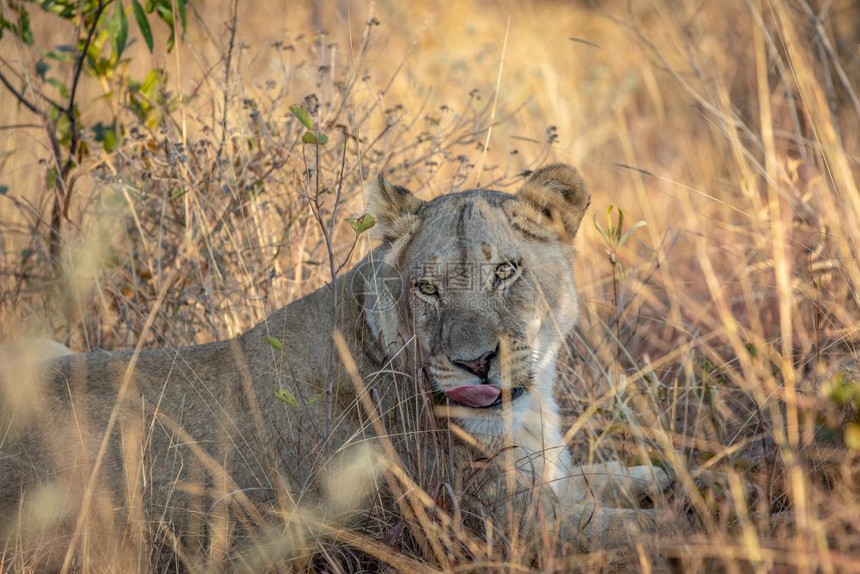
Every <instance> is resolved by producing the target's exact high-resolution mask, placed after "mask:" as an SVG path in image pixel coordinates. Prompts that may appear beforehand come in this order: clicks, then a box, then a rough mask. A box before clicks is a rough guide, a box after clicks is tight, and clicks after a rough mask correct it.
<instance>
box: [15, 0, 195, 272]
mask: <svg viewBox="0 0 860 574" xmlns="http://www.w3.org/2000/svg"><path fill="white" fill-rule="evenodd" d="M187 8H188V0H146V1H145V2H144V3H143V4H141V3H140V1H139V0H131V1H130V2H123V1H122V0H83V1H73V0H41V1H40V2H35V1H34V0H23V1H19V2H14V3H11V4H10V5H9V7H8V8H6V9H5V10H4V9H0V41H4V42H10V41H12V39H16V40H17V41H18V42H19V44H20V46H21V47H23V48H24V49H25V50H26V51H29V52H30V56H32V57H31V58H24V59H22V61H24V62H28V61H32V62H34V65H33V69H32V70H29V69H27V65H26V64H21V65H20V66H18V67H15V66H13V65H12V64H11V63H10V62H7V61H5V60H3V64H4V66H3V67H2V68H0V83H2V85H3V87H4V88H5V89H6V91H7V92H9V93H10V94H12V96H14V98H15V100H16V101H17V103H18V105H19V106H21V107H23V108H25V109H27V110H29V111H30V112H32V113H33V114H35V115H36V116H38V117H39V119H40V120H41V122H42V124H43V125H44V126H45V128H46V130H45V131H46V133H47V134H48V138H49V142H50V149H51V154H52V156H53V157H52V158H51V161H49V162H48V165H49V166H50V167H48V170H47V173H46V176H45V182H46V185H45V188H46V193H49V194H51V196H52V197H53V203H52V207H51V217H50V224H49V225H50V229H49V239H48V244H49V253H50V255H51V258H52V260H53V261H54V262H56V260H57V256H58V255H59V252H60V248H61V244H62V243H61V242H62V235H61V231H62V227H63V221H64V220H65V219H66V218H67V217H68V210H69V205H70V202H71V199H72V191H73V187H74V186H73V183H74V177H73V172H74V170H75V168H76V167H77V166H78V165H79V164H80V162H81V161H82V159H83V158H84V157H85V156H87V155H88V154H89V152H90V150H89V147H88V145H87V140H86V138H85V133H87V132H88V131H89V132H91V133H92V134H93V139H94V140H95V141H96V142H98V143H100V144H101V146H102V147H103V149H104V150H105V151H107V152H111V151H113V150H114V149H116V147H117V146H118V145H119V144H120V141H121V139H122V137H123V135H124V133H125V126H124V125H123V122H122V121H121V120H120V117H119V114H118V113H116V112H115V113H114V114H113V115H114V118H113V120H112V121H110V122H108V123H104V122H97V123H94V124H92V125H85V124H84V123H83V121H82V119H81V113H80V107H79V104H80V102H79V99H80V94H79V91H80V86H81V83H82V81H84V78H94V79H96V80H97V81H98V82H99V83H100V84H101V85H102V86H103V89H105V91H106V94H105V95H106V98H105V99H108V98H107V96H113V97H117V95H118V97H119V98H120V100H121V102H122V103H123V106H122V108H123V109H129V110H131V111H132V113H133V114H134V116H135V117H136V118H137V119H139V120H141V121H143V122H146V123H148V124H149V125H150V127H154V125H153V124H152V121H153V105H154V104H153V103H159V102H161V98H159V97H158V94H157V92H158V91H159V89H158V86H159V83H160V80H161V78H162V76H163V72H162V71H161V70H152V71H151V72H149V73H148V74H147V76H146V77H145V78H144V80H143V81H141V82H134V81H131V80H129V79H128V77H127V65H126V64H127V63H128V59H127V58H124V55H125V52H126V49H127V48H128V46H129V45H131V42H132V40H131V38H130V26H129V17H128V16H129V13H132V14H133V16H134V20H135V22H136V23H137V28H138V30H139V32H140V34H141V36H142V37H143V39H144V42H145V43H146V46H147V48H148V49H149V51H150V52H151V51H152V50H153V49H154V48H155V44H154V40H153V34H152V24H151V21H153V20H156V19H157V20H161V21H162V22H163V23H164V24H166V25H167V26H168V27H169V29H170V36H169V37H168V39H167V42H166V44H167V50H168V51H170V50H172V49H173V47H174V46H175V44H176V31H177V24H178V27H179V28H181V30H183V31H184V30H185V28H186V26H187ZM35 11H41V12H42V13H44V14H46V15H49V16H47V17H55V18H57V19H58V20H59V24H60V25H61V26H68V27H71V28H73V30H74V33H75V41H74V42H73V43H72V44H61V45H56V46H53V47H44V46H40V45H39V44H38V42H37V38H36V37H35V35H34V34H33V30H32V28H31V21H32V18H31V12H35ZM177 18H178V22H177Z"/></svg>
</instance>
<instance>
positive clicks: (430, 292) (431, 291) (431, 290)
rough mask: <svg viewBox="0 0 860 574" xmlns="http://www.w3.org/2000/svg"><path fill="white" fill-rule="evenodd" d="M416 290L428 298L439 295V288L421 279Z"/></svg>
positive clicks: (416, 285) (416, 284) (416, 283)
mask: <svg viewBox="0 0 860 574" xmlns="http://www.w3.org/2000/svg"><path fill="white" fill-rule="evenodd" d="M415 288H416V289H418V291H419V292H420V293H421V294H422V295H427V296H428V297H436V296H438V295H439V288H438V287H436V286H435V285H433V283H431V282H430V281H428V280H426V279H419V280H418V281H416V282H415Z"/></svg>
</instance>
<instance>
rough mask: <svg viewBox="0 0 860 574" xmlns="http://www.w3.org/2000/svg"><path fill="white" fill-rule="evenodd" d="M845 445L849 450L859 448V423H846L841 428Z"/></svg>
mask: <svg viewBox="0 0 860 574" xmlns="http://www.w3.org/2000/svg"><path fill="white" fill-rule="evenodd" d="M843 432H844V433H845V434H844V435H843V440H845V446H847V447H848V448H850V449H851V450H860V424H857V423H848V424H847V425H845V428H844V429H843Z"/></svg>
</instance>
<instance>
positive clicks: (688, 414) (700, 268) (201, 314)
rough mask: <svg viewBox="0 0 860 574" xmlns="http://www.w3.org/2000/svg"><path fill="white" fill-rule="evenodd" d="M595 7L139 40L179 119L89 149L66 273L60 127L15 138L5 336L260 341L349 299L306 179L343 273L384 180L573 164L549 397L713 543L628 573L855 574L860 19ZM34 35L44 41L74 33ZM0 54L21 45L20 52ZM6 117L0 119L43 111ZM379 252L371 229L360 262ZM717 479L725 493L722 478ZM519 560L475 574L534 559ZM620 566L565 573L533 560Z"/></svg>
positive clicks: (408, 11) (433, 188)
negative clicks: (56, 171)
mask: <svg viewBox="0 0 860 574" xmlns="http://www.w3.org/2000/svg"><path fill="white" fill-rule="evenodd" d="M308 4H310V3H308ZM584 4H585V3H564V2H527V1H523V2H510V3H508V2H489V3H488V2H477V1H476V2H457V3H456V7H454V5H453V4H452V5H451V6H449V7H445V8H443V5H442V4H441V3H440V4H439V5H437V4H436V3H434V2H432V1H427V0H414V1H412V2H409V3H398V2H378V3H375V4H370V3H366V2H363V1H354V2H345V3H340V4H339V7H338V8H337V9H334V8H331V7H329V5H328V4H326V3H323V2H320V3H318V5H317V9H316V10H313V9H311V7H310V6H308V7H306V8H307V9H305V8H304V7H294V6H289V7H287V6H286V5H283V4H277V3H267V2H257V3H240V4H239V10H238V17H237V19H236V20H235V26H236V30H235V32H236V33H235V40H234V41H233V42H231V34H230V27H231V26H232V24H231V14H230V6H228V5H226V3H225V5H224V6H221V5H218V4H217V3H215V2H206V3H201V4H200V5H199V6H198V11H199V12H198V16H199V21H196V22H195V23H193V24H192V25H191V26H190V29H189V31H188V34H187V37H186V38H185V40H184V42H182V43H181V45H180V47H179V49H178V50H177V51H176V52H175V53H171V54H156V55H155V56H152V57H150V56H149V55H148V54H147V53H146V52H145V50H144V49H141V46H137V47H136V52H135V53H134V58H133V60H132V63H131V64H130V65H129V70H128V74H129V75H130V76H131V77H133V78H140V77H141V76H142V74H143V73H144V72H145V71H147V70H149V69H151V68H152V67H155V66H158V67H163V68H164V69H165V71H166V77H167V80H166V82H165V85H164V92H165V93H164V98H165V102H171V103H170V104H169V105H168V104H167V103H164V105H163V106H162V107H161V110H160V112H161V114H162V115H163V118H164V121H163V123H162V124H161V125H160V126H159V127H157V128H155V129H152V128H151V127H147V126H145V125H140V126H136V129H135V130H134V131H133V132H131V133H129V134H128V135H127V137H126V139H125V140H124V141H123V143H122V145H121V146H120V148H119V149H118V150H117V151H116V152H113V153H111V154H105V153H103V152H100V151H99V148H98V145H97V144H95V143H92V144H91V146H90V154H89V155H88V156H86V157H84V158H83V160H82V162H81V164H80V166H79V167H78V168H77V170H76V172H75V173H76V179H75V186H74V195H73V200H72V202H71V205H70V211H69V214H68V219H67V221H65V222H64V225H65V227H64V240H65V243H66V246H67V249H66V251H65V252H64V256H63V260H62V272H61V273H57V272H55V269H54V268H53V267H52V265H51V264H50V262H49V261H48V258H47V247H46V240H47V235H48V233H47V227H46V224H45V221H46V217H47V215H46V214H47V210H48V205H49V202H50V201H51V198H50V197H47V196H46V194H45V193H43V191H42V190H43V178H44V173H45V166H44V161H45V160H46V159H47V158H48V157H49V152H48V150H47V147H46V143H45V141H44V138H43V137H42V132H41V131H40V130H39V129H38V128H28V127H19V128H14V129H12V128H2V131H0V134H2V142H0V154H2V155H0V184H5V185H8V186H9V187H10V191H9V193H8V194H7V195H6V196H2V197H0V206H2V207H0V245H2V253H0V334H2V337H3V338H11V337H16V336H19V335H20V334H21V333H22V332H29V333H37V334H43V335H47V336H48V337H49V338H52V339H56V340H61V341H63V342H65V343H68V344H69V346H71V347H72V348H73V349H74V350H75V351H86V350H91V349H95V348H110V349H118V348H133V347H134V345H135V344H137V342H138V340H139V338H141V337H143V338H144V340H145V346H152V347H154V346H158V345H170V346H182V345H186V344H192V343H202V342H206V341H211V340H215V339H224V338H227V337H231V336H234V335H237V334H239V333H242V332H243V331H245V330H246V329H248V328H249V327H250V326H252V325H253V324H255V323H256V322H257V321H259V320H260V319H262V318H263V317H265V316H267V315H268V314H270V313H271V312H272V311H274V310H275V309H277V308H279V307H281V306H283V305H285V304H287V303H289V302H291V301H293V300H295V299H297V298H299V297H301V296H303V295H305V294H307V293H310V292H311V291H312V290H314V289H315V288H317V287H319V286H321V285H323V284H324V283H325V282H326V281H328V280H329V279H330V270H329V264H328V254H327V247H326V241H325V238H324V237H323V234H322V233H321V229H320V226H319V225H318V224H317V221H316V220H315V218H314V211H313V209H312V205H311V203H313V201H312V200H311V201H309V199H308V194H309V193H312V190H313V189H315V186H314V183H315V182H314V181H313V180H311V179H309V178H308V177H307V171H306V170H307V166H308V165H310V166H318V168H319V169H318V171H316V172H314V173H315V174H317V173H318V174H319V177H320V180H321V182H322V187H324V188H325V189H326V190H328V194H324V195H323V196H322V197H321V198H318V199H319V200H320V203H319V207H321V208H322V216H323V217H327V212H326V211H325V210H326V209H330V206H331V205H332V201H333V196H334V194H335V192H337V191H341V192H342V197H343V202H342V204H341V206H340V207H339V211H338V215H337V223H336V224H335V226H334V228H333V241H332V248H333V250H334V253H335V259H336V260H337V261H343V260H344V259H345V258H346V257H347V254H348V253H349V252H350V247H351V245H352V236H353V234H352V230H351V229H349V227H348V226H347V225H346V224H345V222H344V221H343V220H344V219H345V217H346V216H353V215H358V214H361V213H363V211H364V204H363V202H364V193H363V190H364V187H365V184H366V182H367V181H368V178H369V177H372V176H374V175H375V174H376V173H378V172H379V171H380V170H385V171H386V173H387V174H388V175H389V177H390V178H391V179H392V180H395V181H397V182H398V183H400V184H403V185H406V186H407V187H410V188H411V189H412V190H413V191H414V192H416V193H417V195H419V196H420V197H423V198H428V197H433V196H435V195H438V194H441V193H446V192H448V191H452V190H459V189H466V188H470V187H475V186H476V185H482V186H487V187H496V188H501V189H512V188H513V187H514V186H515V185H516V184H517V181H518V174H519V173H520V172H521V171H522V170H524V169H532V168H534V167H537V166H540V165H542V164H544V163H547V162H549V161H554V160H560V161H564V162H567V163H571V164H574V165H577V166H578V167H580V168H581V170H582V171H583V172H584V173H585V175H586V177H587V178H588V180H589V182H590V185H591V189H592V191H593V196H594V200H593V205H592V208H591V212H590V214H589V215H587V216H586V221H585V222H584V223H583V226H582V231H581V232H580V236H579V238H578V239H577V246H578V250H579V258H578V267H577V273H578V276H577V277H578V285H579V288H580V292H581V294H582V304H581V305H582V312H583V315H582V320H581V326H580V329H579V330H578V334H577V337H576V338H575V339H574V340H572V341H571V349H572V352H571V353H570V359H569V360H568V362H567V363H566V365H565V368H564V369H563V373H564V380H563V381H562V385H561V389H560V391H561V395H562V399H563V401H564V404H565V406H566V408H567V412H568V414H569V421H568V427H569V428H571V429H572V431H571V433H569V436H570V438H571V444H572V446H573V448H574V451H575V452H576V453H577V455H578V456H579V457H580V458H581V459H583V460H584V459H594V458H600V457H602V456H604V455H605V454H606V453H607V452H612V453H615V455H616V456H620V457H621V458H623V459H626V460H628V461H631V462H633V461H635V460H637V459H638V460H641V459H643V458H645V459H651V460H652V461H659V462H661V463H666V464H669V465H670V466H672V467H673V468H674V469H675V471H676V472H677V473H678V476H679V479H680V480H679V482H680V483H681V484H682V485H683V487H684V496H685V497H688V498H689V499H690V505H691V507H692V508H693V512H695V513H696V514H697V516H698V518H699V520H700V521H701V523H702V531H701V533H699V534H695V535H690V536H688V537H677V538H672V539H668V538H666V539H662V540H658V541H650V542H648V544H647V548H646V547H645V546H643V547H642V548H640V549H639V551H638V553H637V554H635V555H633V556H632V557H628V558H627V560H628V562H629V563H630V564H632V565H633V566H632V567H633V568H635V569H640V570H642V571H647V570H648V569H649V568H651V567H657V568H660V567H661V565H662V566H665V565H666V563H665V562H661V560H662V559H665V558H667V557H671V558H673V559H675V562H674V564H675V565H677V566H678V567H680V568H682V569H684V570H685V571H687V570H688V571H711V570H715V569H720V570H722V569H725V570H727V571H732V572H741V571H776V570H778V571H794V570H797V571H821V572H834V571H855V570H860V531H858V530H860V528H858V522H857V516H858V514H860V500H858V495H860V457H858V453H860V415H858V411H857V405H858V404H860V363H858V360H857V351H856V347H855V345H856V343H857V342H858V339H860V331H858V325H860V308H858V304H860V296H858V292H857V286H858V282H860V263H858V257H857V242H858V241H860V190H858V187H857V183H856V177H857V175H858V164H857V162H858V154H860V139H858V137H857V133H858V131H860V107H858V103H857V98H858V96H857V93H856V91H855V90H856V88H857V83H858V80H857V79H858V77H860V75H858V73H860V52H858V49H857V46H858V42H860V28H857V22H860V8H857V7H856V6H854V5H853V3H851V2H848V1H837V2H824V3H821V4H822V6H823V7H816V6H814V3H812V2H807V1H806V0H797V1H780V0H772V1H765V0H748V1H746V2H744V1H741V0H731V1H729V2H710V3H702V2H693V1H687V0H674V1H668V0H667V1H660V0H654V1H653V2H635V3H630V4H629V5H628V3H626V2H620V1H619V2H602V3H598V7H586V6H584ZM819 10H820V11H819ZM371 17H375V18H378V20H379V24H378V25H377V24H375V23H374V24H367V22H368V20H369V19H370V18H371ZM40 26H41V28H40ZM35 28H36V30H37V38H38V39H39V40H40V41H43V40H44V42H45V45H53V44H56V43H61V42H62V36H63V34H65V33H66V31H63V30H59V29H55V28H53V27H51V23H50V22H49V21H47V20H45V22H37V23H36V25H35ZM320 29H324V30H325V33H319V32H318V30H320ZM0 46H2V47H3V51H4V58H6V59H9V60H15V56H14V54H24V51H23V49H22V48H21V47H20V46H18V47H16V46H15V44H14V42H13V40H12V39H11V38H9V37H5V38H4V39H3V40H2V43H0ZM102 90H103V88H102V87H100V86H98V85H96V84H94V83H88V84H86V85H84V91H83V99H82V100H81V101H82V102H84V103H83V104H82V111H83V115H84V118H85V120H86V121H88V122H92V121H94V120H95V119H96V118H99V117H102V116H106V114H108V113H109V112H110V110H111V109H114V110H117V109H120V106H119V104H120V101H121V100H120V99H119V98H120V95H119V93H113V94H111V95H109V96H108V97H107V98H106V99H99V97H100V96H101V95H102V93H103V92H102ZM2 98H3V99H2V101H3V103H4V105H3V106H2V109H0V125H2V126H7V125H17V124H30V123H32V122H33V117H32V116H30V115H28V113H27V111H26V110H23V109H16V107H15V105H14V102H13V101H12V98H11V97H10V96H9V94H8V93H3V95H2ZM303 102H304V103H305V104H306V105H310V106H315V105H317V104H318V106H319V111H318V121H319V122H320V124H321V125H323V126H325V128H324V129H325V131H326V132H327V133H328V134H329V136H330V142H329V144H328V145H327V146H325V147H324V148H322V150H321V154H320V156H319V157H315V156H314V150H313V148H304V147H303V146H302V145H301V143H300V141H299V140H300V137H301V133H302V132H301V130H300V125H299V123H298V122H297V121H296V120H295V119H294V118H292V116H291V115H290V113H289V110H288V106H289V105H291V104H297V103H303ZM119 113H121V114H124V117H126V119H127V120H128V121H130V117H131V116H130V114H129V113H128V112H122V111H120V112H119ZM487 144H488V145H487ZM314 177H316V175H314ZM610 204H612V205H615V206H617V207H619V208H621V209H622V210H623V211H624V215H625V221H626V222H628V223H627V225H628V226H629V225H631V224H632V222H635V221H639V220H643V221H645V222H646V223H647V226H646V227H644V228H642V229H639V230H638V231H636V232H635V233H634V234H633V236H632V238H631V239H630V241H628V242H627V243H626V244H625V245H624V246H622V247H620V248H619V249H618V251H617V254H616V257H617V260H618V261H619V262H620V263H621V264H622V265H623V268H624V273H623V275H622V274H621V273H620V272H619V270H618V268H613V265H612V264H611V263H610V262H609V258H608V256H607V250H606V246H605V245H604V241H603V239H602V238H601V235H600V233H599V232H598V231H597V229H596V227H595V226H594V225H593V224H592V222H591V216H592V214H594V215H595V216H596V217H597V220H598V222H599V223H601V225H603V226H604V228H605V227H606V224H605V218H604V214H605V213H606V210H607V207H608V206H609V205H610ZM369 247H370V242H369V241H368V240H365V239H362V240H360V241H359V244H358V246H357V248H356V249H355V251H354V252H352V255H351V256H350V260H351V261H356V260H357V259H358V258H359V257H360V256H361V255H363V254H364V253H366V251H367V250H368V249H369ZM613 277H614V279H613ZM162 292H164V293H166V295H165V297H164V298H163V300H161V301H160V302H159V303H158V304H156V301H157V298H158V295H159V293H162ZM150 313H154V314H153V317H154V319H153V322H152V327H151V329H147V330H142V327H143V325H144V323H145V321H146V319H147V316H148V315H149V314H150ZM840 397H843V399H840ZM844 397H849V398H848V399H847V400H844ZM846 402H847V403H848V404H844V403H846ZM701 470H712V471H719V472H720V473H721V474H722V476H724V477H727V478H726V482H725V484H723V485H722V487H714V488H711V489H707V488H701V486H700V482H701V481H699V482H697V480H698V479H699V473H700V471H701ZM753 484H754V485H757V486H758V487H759V489H760V492H761V494H760V496H758V497H757V498H756V499H755V500H753V501H752V504H751V505H749V504H748V498H749V497H748V496H747V494H748V493H746V492H744V491H745V490H749V487H750V485H753ZM349 536H351V537H352V539H349V540H346V541H345V542H347V544H348V545H352V546H353V547H357V548H362V549H364V550H365V551H366V552H367V554H369V555H371V556H376V557H377V558H380V556H377V554H378V553H380V552H385V553H387V554H386V555H385V556H384V557H383V558H384V560H383V562H385V563H388V564H391V565H393V566H394V567H395V569H419V570H420V569H424V568H427V569H432V568H442V569H446V568H451V569H458V568H459V569H463V568H465V569H468V567H467V566H466V565H464V564H463V563H458V560H465V558H464V557H465V556H467V555H469V552H466V551H464V552H463V553H462V555H461V556H459V557H458V556H453V557H448V558H444V553H442V558H440V554H439V552H438V551H434V548H433V544H432V543H431V542H422V541H417V542H415V543H414V544H411V545H409V546H408V547H405V548H402V549H398V548H397V547H396V546H395V548H393V549H391V548H387V547H385V546H381V545H379V544H377V543H374V542H373V541H370V540H365V539H362V538H360V535H358V534H350V535H349ZM463 536H464V537H465V536H466V535H465V534H464V535H463ZM431 538H432V536H431ZM465 540H466V539H465V538H464V543H463V545H464V546H465V547H470V544H471V545H474V540H471V541H470V542H468V543H467V542H465ZM114 550H115V551H116V553H115V556H122V552H121V551H119V550H116V549H114ZM472 550H474V548H472ZM473 555H474V552H473ZM484 555H485V556H486V557H487V559H488V560H491V559H492V558H493V555H492V553H490V554H484ZM106 556H108V558H110V556H111V555H110V553H109V552H108V553H107V554H106ZM655 556H656V557H657V562H653V560H654V557H655ZM102 558H105V556H99V557H94V558H93V559H94V560H95V559H102ZM117 560H118V561H117V562H114V564H115V565H116V567H117V568H120V565H122V567H126V566H128V564H124V563H123V562H122V560H119V559H117ZM344 560H347V559H346V558H345V559H344ZM505 560H509V561H508V562H505V563H500V564H495V565H492V564H489V563H488V564H485V566H486V567H487V568H490V567H493V568H496V569H499V570H507V571H519V570H521V569H523V570H524V569H529V568H530V566H529V565H528V564H526V565H520V566H516V565H515V564H514V561H515V558H506V559H505ZM612 560H613V558H612V557H611V556H608V555H605V554H600V553H597V554H593V555H581V554H575V553H574V554H570V553H568V554H566V555H562V556H557V557H555V558H552V557H544V558H543V562H540V561H539V562H538V563H537V565H535V566H534V567H540V568H546V569H556V570H559V571H567V570H569V569H574V568H581V569H583V570H592V569H598V568H601V567H604V566H607V565H610V564H612ZM345 563H348V561H347V562H345ZM353 566H355V567H356V568H357V567H358V564H357V563H356V564H353ZM345 568H347V569H350V567H345ZM783 568H784V570H783Z"/></svg>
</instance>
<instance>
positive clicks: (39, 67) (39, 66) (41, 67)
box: [36, 60, 51, 81]
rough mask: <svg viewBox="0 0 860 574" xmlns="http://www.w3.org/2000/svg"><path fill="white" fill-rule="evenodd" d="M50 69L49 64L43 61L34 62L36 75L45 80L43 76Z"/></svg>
mask: <svg viewBox="0 0 860 574" xmlns="http://www.w3.org/2000/svg"><path fill="white" fill-rule="evenodd" d="M50 69H51V64H49V63H48V62H46V61H45V60H39V61H38V62H36V75H37V76H39V77H40V78H42V80H43V81H44V80H45V74H47V73H48V71H49V70H50Z"/></svg>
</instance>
